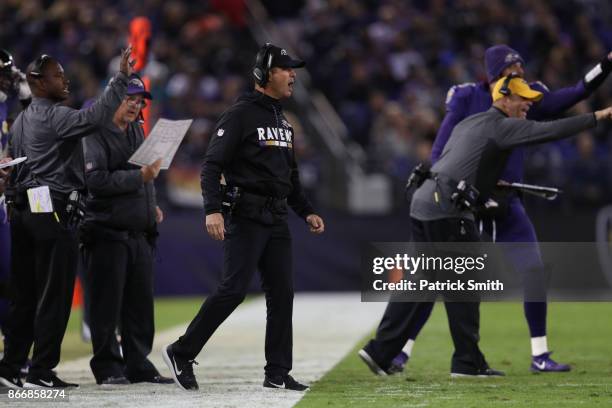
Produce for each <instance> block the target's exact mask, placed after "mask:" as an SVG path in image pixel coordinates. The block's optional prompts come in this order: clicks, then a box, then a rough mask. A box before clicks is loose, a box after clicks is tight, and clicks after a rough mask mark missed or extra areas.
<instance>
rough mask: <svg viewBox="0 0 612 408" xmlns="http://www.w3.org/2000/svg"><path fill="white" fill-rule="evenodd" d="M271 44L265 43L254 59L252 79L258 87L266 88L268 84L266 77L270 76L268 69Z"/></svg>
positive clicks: (270, 62) (270, 59)
mask: <svg viewBox="0 0 612 408" xmlns="http://www.w3.org/2000/svg"><path fill="white" fill-rule="evenodd" d="M271 48H272V44H270V43H266V44H265V45H264V46H263V47H261V49H260V50H259V52H258V53H257V57H256V58H255V67H253V78H254V79H255V82H256V83H257V85H259V86H266V84H267V83H268V76H269V74H270V68H271V66H272V54H270V49H271Z"/></svg>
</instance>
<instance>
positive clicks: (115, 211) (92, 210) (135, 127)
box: [83, 122, 156, 232]
mask: <svg viewBox="0 0 612 408" xmlns="http://www.w3.org/2000/svg"><path fill="white" fill-rule="evenodd" d="M143 141H144V133H143V130H142V127H141V126H140V125H139V124H138V123H130V124H129V125H128V127H127V129H126V130H125V131H123V130H121V129H119V128H118V127H117V126H115V124H114V123H112V122H111V123H109V124H108V125H107V126H105V127H100V128H99V129H98V131H97V132H96V133H95V134H93V135H92V136H88V137H86V138H85V139H84V140H83V146H84V154H85V184H86V186H87V190H88V194H87V200H86V206H87V211H86V214H85V223H86V224H87V223H91V222H93V223H96V224H98V225H102V226H105V227H108V228H113V229H117V230H128V231H140V232H147V231H151V230H152V229H153V227H154V226H155V214H156V213H155V206H156V200H155V188H154V185H153V182H152V181H151V182H148V183H144V182H143V179H142V174H141V172H140V167H139V166H136V165H133V164H130V163H128V159H129V158H130V157H131V156H132V154H133V153H134V152H135V151H136V149H138V147H139V146H140V145H141V144H142V142H143Z"/></svg>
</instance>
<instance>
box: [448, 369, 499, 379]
mask: <svg viewBox="0 0 612 408" xmlns="http://www.w3.org/2000/svg"><path fill="white" fill-rule="evenodd" d="M505 375H506V373H504V372H503V371H499V370H494V369H492V368H481V369H480V370H476V369H474V370H466V371H464V370H461V371H460V370H456V371H453V372H451V378H461V377H476V378H493V377H504V376H505Z"/></svg>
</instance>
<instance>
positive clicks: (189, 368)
mask: <svg viewBox="0 0 612 408" xmlns="http://www.w3.org/2000/svg"><path fill="white" fill-rule="evenodd" d="M162 357H163V359H164V362H165V363H166V365H167V366H168V368H169V369H170V374H172V378H173V379H174V382H175V383H176V385H178V386H179V387H180V388H182V389H184V390H185V391H189V390H194V391H195V390H197V389H199V387H198V382H197V381H196V378H195V375H193V365H194V364H198V363H197V362H196V361H195V360H187V359H185V358H182V357H180V356H177V355H176V354H174V353H173V352H172V344H169V345H167V346H166V347H164V348H163V349H162Z"/></svg>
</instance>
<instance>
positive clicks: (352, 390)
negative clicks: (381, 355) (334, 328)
mask: <svg viewBox="0 0 612 408" xmlns="http://www.w3.org/2000/svg"><path fill="white" fill-rule="evenodd" d="M611 311H612V305H611V304H609V303H554V304H550V305H549V319H548V320H549V330H548V339H549V346H550V347H551V348H552V350H557V351H558V352H557V353H555V354H554V355H553V358H557V359H558V360H559V361H561V362H564V363H570V364H572V366H573V371H571V372H570V373H556V374H532V373H530V372H529V371H528V369H529V364H530V361H529V353H530V345H529V340H528V334H527V325H526V323H525V320H524V318H523V307H522V304H519V303H486V304H482V305H481V328H482V330H481V339H482V340H481V347H482V350H483V352H484V353H485V355H486V357H487V359H488V361H489V364H490V365H491V366H492V367H494V368H497V369H501V370H503V371H505V372H506V374H507V377H505V378H500V379H455V380H451V379H450V378H449V368H450V356H451V352H452V343H451V340H450V335H449V331H448V323H447V321H446V313H445V312H444V306H443V305H442V304H437V305H436V307H435V309H434V312H433V314H432V317H431V319H430V321H429V322H428V324H427V326H426V327H425V328H424V329H423V331H422V333H421V335H420V336H419V339H418V340H417V342H416V344H415V347H414V350H413V358H412V359H411V360H410V362H409V363H408V366H407V372H405V373H404V374H401V375H399V376H393V377H387V378H382V377H376V376H374V375H373V374H372V373H371V372H370V371H369V370H368V369H367V367H366V366H365V364H363V363H362V362H361V360H360V359H359V358H358V357H357V355H356V352H357V350H359V348H361V347H362V346H363V345H364V344H365V341H366V340H367V339H360V340H358V342H357V344H356V346H355V348H354V350H352V351H351V352H350V353H349V354H348V355H347V356H346V357H345V358H344V359H343V360H342V361H341V362H340V363H339V364H338V365H336V367H335V368H334V369H333V370H332V371H330V372H329V373H328V374H326V375H325V376H324V377H323V378H322V379H321V380H320V381H318V382H316V383H315V384H313V386H312V389H311V390H310V391H309V392H308V393H306V395H305V397H304V398H303V399H302V400H301V401H300V403H299V404H298V405H297V407H298V408H308V407H368V408H376V407H381V408H393V407H461V408H468V407H490V406H500V407H609V406H612V316H611ZM355 318H358V316H355ZM368 324H370V323H368Z"/></svg>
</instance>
